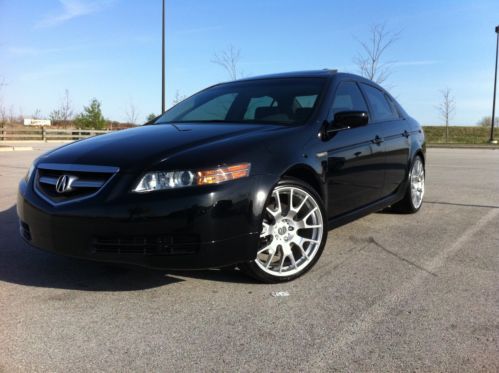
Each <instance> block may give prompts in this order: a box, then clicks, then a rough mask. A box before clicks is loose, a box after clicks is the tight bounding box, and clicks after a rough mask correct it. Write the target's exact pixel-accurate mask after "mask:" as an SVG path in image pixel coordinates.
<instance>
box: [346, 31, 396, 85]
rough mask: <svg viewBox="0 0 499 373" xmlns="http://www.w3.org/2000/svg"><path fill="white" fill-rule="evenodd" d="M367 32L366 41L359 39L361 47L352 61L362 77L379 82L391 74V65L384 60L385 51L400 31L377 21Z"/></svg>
mask: <svg viewBox="0 0 499 373" xmlns="http://www.w3.org/2000/svg"><path fill="white" fill-rule="evenodd" d="M369 32H370V37H369V39H368V40H367V41H361V40H359V43H360V45H361V47H362V48H361V50H360V52H359V53H358V55H357V57H356V58H355V59H354V62H355V64H356V65H357V67H358V68H359V72H360V74H361V75H362V76H363V77H365V78H367V79H370V80H372V81H374V82H376V83H378V84H381V83H383V82H384V81H386V80H387V79H388V77H389V76H390V75H391V73H392V66H393V63H392V62H386V61H385V60H384V57H385V56H384V55H385V52H386V51H387V49H388V48H389V47H390V46H391V45H392V44H393V43H395V42H396V41H397V40H398V39H399V37H400V31H398V32H393V31H390V30H387V29H386V25H385V24H384V23H378V24H374V25H372V26H371V28H370V31H369Z"/></svg>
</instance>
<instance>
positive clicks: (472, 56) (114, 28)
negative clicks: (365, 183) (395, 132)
mask: <svg viewBox="0 0 499 373" xmlns="http://www.w3.org/2000/svg"><path fill="white" fill-rule="evenodd" d="M381 23H382V24H385V27H386V29H387V30H390V31H392V32H398V33H399V38H398V40H397V41H396V42H395V43H394V44H393V45H392V46H391V47H390V48H389V49H388V50H387V52H386V58H385V60H386V61H387V62H391V64H392V65H391V68H392V74H391V76H390V78H389V79H388V81H386V83H385V84H384V86H385V88H387V89H388V90H389V91H390V92H391V93H392V95H393V96H395V97H396V98H397V99H398V101H399V102H400V103H401V104H402V106H403V107H404V108H405V109H406V111H407V112H408V113H409V114H410V115H411V116H413V117H415V118H416V119H417V120H419V121H420V122H421V123H423V124H426V125H430V124H442V119H441V118H440V116H439V113H438V110H437V109H436V106H437V105H438V104H439V103H440V102H441V93H440V91H441V90H443V89H446V88H449V89H450V90H451V94H452V96H453V97H454V98H455V105H456V110H455V114H454V116H453V117H452V118H451V124H455V125H474V124H476V123H477V122H478V121H479V120H480V119H481V118H482V117H483V116H490V115H491V111H492V93H493V79H494V63H495V46H496V34H495V32H494V27H495V26H496V25H499V1H497V0H468V1H459V0H452V1H446V0H442V1H439V0H420V1H400V0H396V1H383V0H377V1H367V0H355V1H352V0H349V1H342V0H307V1H303V0H251V1H243V0H240V1H237V0H209V1H203V0H166V101H167V104H168V106H170V105H171V103H172V100H173V99H174V97H175V95H176V92H179V94H180V95H191V94H193V93H195V92H196V91H198V90H201V89H203V88H205V87H207V86H209V85H212V84H215V83H218V82H222V81H226V80H228V75H227V73H226V72H225V71H224V70H223V69H222V68H221V67H220V66H218V65H216V64H214V63H213V62H212V60H213V57H214V53H216V52H219V51H222V50H224V49H226V48H227V47H228V46H229V45H233V46H235V47H236V48H238V49H239V50H240V54H241V58H240V64H239V66H240V69H241V70H243V72H244V75H245V76H254V75H261V74H268V73H276V72H286V71H299V70H314V69H323V68H336V69H338V70H340V71H344V72H351V73H358V68H357V66H356V65H355V63H354V60H355V57H356V56H357V54H358V53H359V51H360V49H361V47H360V44H359V40H367V39H368V38H369V36H370V34H369V29H370V27H371V26H372V25H373V24H381ZM0 78H3V80H4V82H5V85H4V86H3V87H2V88H1V90H0V100H1V102H2V103H3V105H4V106H6V107H8V108H11V110H13V111H14V112H16V113H22V114H23V115H24V116H26V117H29V116H30V115H32V114H33V113H34V112H35V111H36V110H37V109H39V110H41V113H42V115H43V116H45V117H48V115H49V114H50V112H51V111H52V110H53V109H55V108H57V107H58V105H59V104H60V101H61V99H62V96H63V94H64V91H65V90H66V89H67V90H68V91H69V94H70V97H71V101H72V104H73V108H74V110H75V112H81V111H82V108H83V105H87V104H88V103H89V101H90V100H91V99H92V98H94V97H95V98H97V99H98V100H99V101H101V103H102V110H103V114H104V116H105V117H106V118H108V119H111V120H117V121H125V120H126V119H127V115H126V112H127V110H128V109H129V108H130V105H131V104H132V105H133V106H134V107H135V108H136V110H137V111H138V113H139V122H144V121H145V117H146V116H147V115H148V114H150V113H159V112H160V109H161V0H144V1H134V0H100V1H97V0H44V1H39V0H0Z"/></svg>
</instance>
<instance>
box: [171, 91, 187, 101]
mask: <svg viewBox="0 0 499 373" xmlns="http://www.w3.org/2000/svg"><path fill="white" fill-rule="evenodd" d="M185 99H186V96H185V95H183V94H181V93H180V91H179V90H178V89H177V90H176V91H175V97H174V98H173V100H172V105H177V104H178V103H179V102H181V101H184V100H185Z"/></svg>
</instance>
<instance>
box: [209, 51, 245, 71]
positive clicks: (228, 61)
mask: <svg viewBox="0 0 499 373" xmlns="http://www.w3.org/2000/svg"><path fill="white" fill-rule="evenodd" d="M240 59H241V50H240V49H239V48H237V47H235V46H233V45H232V44H230V45H228V46H227V48H226V49H225V50H222V51H220V52H216V53H215V54H214V55H213V59H212V60H211V62H212V63H214V64H216V65H219V66H222V67H223V68H224V69H225V71H226V72H227V74H228V75H229V79H231V80H236V79H238V78H241V77H242V76H243V72H242V71H241V69H240V67H239V61H240Z"/></svg>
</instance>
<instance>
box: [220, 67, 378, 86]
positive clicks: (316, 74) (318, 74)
mask: <svg viewBox="0 0 499 373" xmlns="http://www.w3.org/2000/svg"><path fill="white" fill-rule="evenodd" d="M333 76H334V77H338V78H340V79H352V80H356V81H359V82H365V83H370V84H372V85H375V86H378V84H376V83H374V82H373V81H371V80H369V79H366V78H364V77H362V76H360V75H356V74H351V73H344V72H338V70H335V69H323V70H305V71H291V72H286V73H277V74H267V75H258V76H251V77H248V78H242V79H238V80H235V82H244V81H251V80H260V79H278V78H332V77H333ZM227 83H230V82H227Z"/></svg>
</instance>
